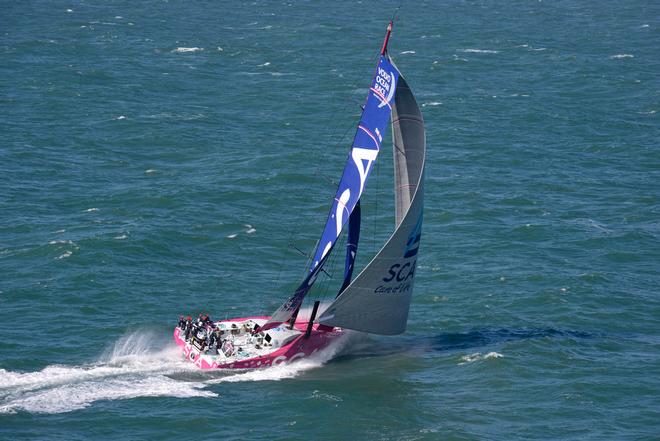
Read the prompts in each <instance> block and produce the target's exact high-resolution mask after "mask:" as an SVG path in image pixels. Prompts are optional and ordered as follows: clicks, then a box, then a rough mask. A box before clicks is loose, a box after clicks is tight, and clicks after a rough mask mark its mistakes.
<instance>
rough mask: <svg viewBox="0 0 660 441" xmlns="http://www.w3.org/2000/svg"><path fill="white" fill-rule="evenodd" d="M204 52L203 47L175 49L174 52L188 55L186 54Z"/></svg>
mask: <svg viewBox="0 0 660 441" xmlns="http://www.w3.org/2000/svg"><path fill="white" fill-rule="evenodd" d="M203 50H204V48H203V47H178V48H176V49H174V50H173V51H172V52H179V53H186V52H199V51H203Z"/></svg>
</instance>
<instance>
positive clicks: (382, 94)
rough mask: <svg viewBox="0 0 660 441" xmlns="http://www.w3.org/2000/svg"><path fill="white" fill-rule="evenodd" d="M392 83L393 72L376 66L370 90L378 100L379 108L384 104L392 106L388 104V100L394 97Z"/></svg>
mask: <svg viewBox="0 0 660 441" xmlns="http://www.w3.org/2000/svg"><path fill="white" fill-rule="evenodd" d="M393 83H394V72H390V73H388V72H387V71H386V70H385V69H383V68H382V67H380V66H378V73H377V74H376V78H375V79H374V87H372V88H371V90H372V91H373V92H374V93H375V94H376V96H377V97H378V99H379V100H380V104H379V105H378V108H379V109H380V108H382V107H384V106H389V107H392V106H391V105H390V101H392V98H394V89H395V88H394V84H393Z"/></svg>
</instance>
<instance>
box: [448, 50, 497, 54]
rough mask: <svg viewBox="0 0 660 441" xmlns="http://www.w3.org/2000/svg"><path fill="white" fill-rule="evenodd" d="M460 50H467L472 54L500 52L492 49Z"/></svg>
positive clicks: (466, 51)
mask: <svg viewBox="0 0 660 441" xmlns="http://www.w3.org/2000/svg"><path fill="white" fill-rule="evenodd" d="M458 51H459V52H465V53H470V54H499V53H500V51H495V50H492V49H459V50H458Z"/></svg>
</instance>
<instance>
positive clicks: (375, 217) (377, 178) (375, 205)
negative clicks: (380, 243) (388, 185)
mask: <svg viewBox="0 0 660 441" xmlns="http://www.w3.org/2000/svg"><path fill="white" fill-rule="evenodd" d="M374 194H375V195H376V201H375V202H374V211H375V214H374V241H373V245H372V248H373V250H372V253H374V254H375V253H376V230H377V228H376V221H377V220H378V195H379V194H380V162H379V161H376V191H375V192H374Z"/></svg>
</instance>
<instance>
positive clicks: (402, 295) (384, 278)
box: [318, 76, 426, 335]
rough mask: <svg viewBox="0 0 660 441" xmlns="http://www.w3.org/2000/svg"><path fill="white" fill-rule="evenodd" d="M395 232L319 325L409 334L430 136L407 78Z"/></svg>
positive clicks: (396, 117) (396, 110)
mask: <svg viewBox="0 0 660 441" xmlns="http://www.w3.org/2000/svg"><path fill="white" fill-rule="evenodd" d="M392 133H393V144H394V145H393V151H394V175H395V180H394V193H395V229H394V232H393V233H392V235H391V236H390V238H389V240H388V241H387V243H386V244H385V245H384V246H383V247H382V248H381V249H380V251H379V252H378V254H377V255H376V256H375V257H374V258H373V260H372V261H371V262H370V263H369V264H368V265H367V266H366V267H365V268H364V269H363V270H362V272H361V273H360V274H359V275H358V276H357V277H356V278H355V279H354V280H353V282H352V283H351V284H350V285H349V286H348V287H347V288H346V289H345V290H344V291H343V292H342V293H341V295H340V296H339V297H337V299H335V301H334V302H333V303H332V304H331V305H330V306H329V307H328V308H327V309H326V310H325V312H324V313H323V314H321V316H320V317H319V319H318V322H319V323H321V324H324V325H328V326H339V327H343V328H347V329H354V330H357V331H364V332H369V333H373V334H384V335H393V334H400V333H402V332H403V331H405V329H406V323H407V322H408V311H409V309H410V299H411V296H412V290H413V281H414V276H415V269H416V265H417V250H418V247H419V241H420V236H421V227H422V215H423V206H424V161H425V157H426V135H425V132H424V120H423V118H422V113H421V111H420V109H419V106H418V105H417V102H416V101H415V97H414V96H413V94H412V91H411V90H410V88H409V87H408V84H407V83H406V81H405V79H404V78H403V76H400V77H399V81H398V84H397V88H396V95H395V97H394V105H393V106H392Z"/></svg>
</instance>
